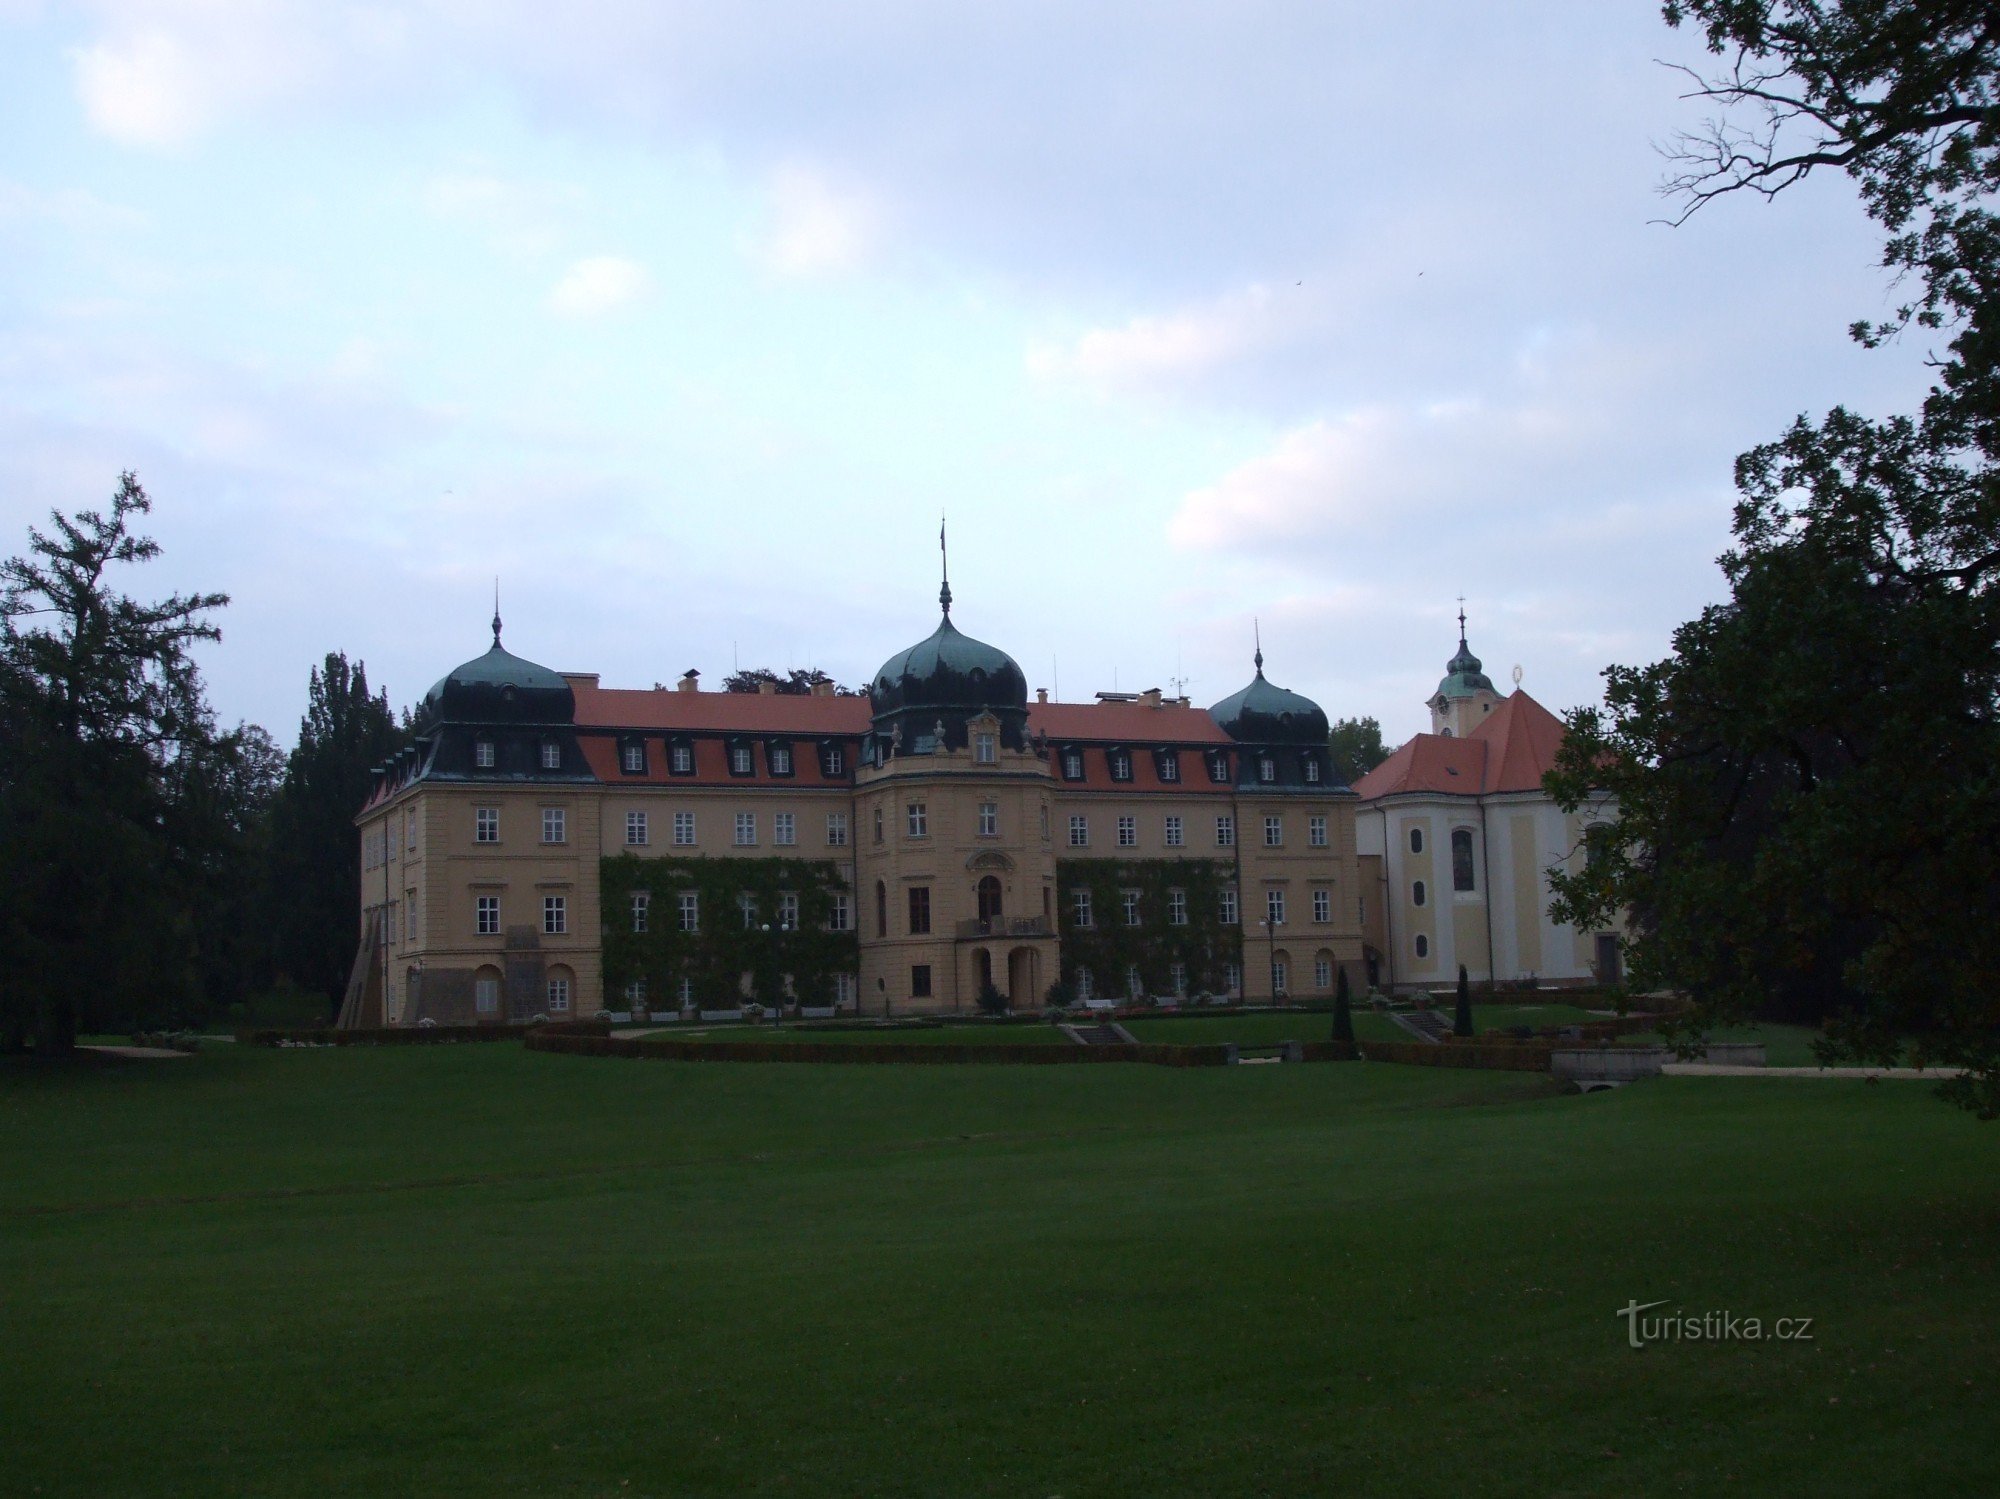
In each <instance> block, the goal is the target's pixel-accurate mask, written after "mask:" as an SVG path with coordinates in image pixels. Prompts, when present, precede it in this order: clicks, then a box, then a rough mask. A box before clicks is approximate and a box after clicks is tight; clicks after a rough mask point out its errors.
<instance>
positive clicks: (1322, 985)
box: [1313, 958, 1333, 989]
mask: <svg viewBox="0 0 2000 1499" xmlns="http://www.w3.org/2000/svg"><path fill="white" fill-rule="evenodd" d="M1313 987H1314V988H1315V989H1331V988H1332V987H1333V959H1331V958H1314V959H1313Z"/></svg>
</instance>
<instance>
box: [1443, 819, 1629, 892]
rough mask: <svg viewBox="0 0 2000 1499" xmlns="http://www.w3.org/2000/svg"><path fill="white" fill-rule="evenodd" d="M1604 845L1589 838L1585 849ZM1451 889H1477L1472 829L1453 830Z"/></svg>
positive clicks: (1599, 840) (1598, 840)
mask: <svg viewBox="0 0 2000 1499" xmlns="http://www.w3.org/2000/svg"><path fill="white" fill-rule="evenodd" d="M1602 843H1603V840H1602V839H1601V838H1596V839H1590V838H1587V839H1586V841H1585V847H1586V848H1587V849H1595V848H1597V847H1599V846H1601V845H1602ZM1585 857H1586V859H1587V858H1588V857H1589V855H1588V854H1586V855H1585ZM1451 888H1452V889H1453V890H1472V889H1476V888H1477V887H1476V886H1475V885H1474V883H1473V879H1472V829H1470V828H1453V829H1452V830H1451Z"/></svg>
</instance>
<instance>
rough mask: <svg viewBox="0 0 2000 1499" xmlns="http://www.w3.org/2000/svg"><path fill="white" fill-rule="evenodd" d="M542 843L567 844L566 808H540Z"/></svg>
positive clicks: (567, 812) (567, 820)
mask: <svg viewBox="0 0 2000 1499" xmlns="http://www.w3.org/2000/svg"><path fill="white" fill-rule="evenodd" d="M542 842H544V843H567V842H569V809H568V808H566V807H544V808H542Z"/></svg>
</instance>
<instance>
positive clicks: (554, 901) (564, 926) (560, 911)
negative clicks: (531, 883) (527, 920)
mask: <svg viewBox="0 0 2000 1499" xmlns="http://www.w3.org/2000/svg"><path fill="white" fill-rule="evenodd" d="M568 930H569V897H568V896H567V895H545V896H543V897H542V933H543V935H544V936H548V937H560V936H562V935H563V934H564V933H565V932H567V931H568Z"/></svg>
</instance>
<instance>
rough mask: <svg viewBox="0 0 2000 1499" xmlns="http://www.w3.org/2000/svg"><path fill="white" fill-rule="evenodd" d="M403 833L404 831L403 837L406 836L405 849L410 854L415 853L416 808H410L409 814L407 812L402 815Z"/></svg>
mask: <svg viewBox="0 0 2000 1499" xmlns="http://www.w3.org/2000/svg"><path fill="white" fill-rule="evenodd" d="M403 831H404V833H405V835H406V836H407V844H406V847H407V848H408V849H409V851H410V852H411V853H415V852H416V851H417V812H416V808H414V807H412V808H411V809H410V810H409V812H408V813H406V814H405V815H404V818H403Z"/></svg>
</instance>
